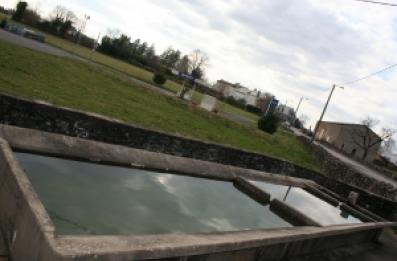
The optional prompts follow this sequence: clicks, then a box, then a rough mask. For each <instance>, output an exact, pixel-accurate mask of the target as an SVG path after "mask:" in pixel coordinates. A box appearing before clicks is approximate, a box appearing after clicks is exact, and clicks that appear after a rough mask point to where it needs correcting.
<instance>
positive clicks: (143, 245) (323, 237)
mask: <svg viewBox="0 0 397 261" xmlns="http://www.w3.org/2000/svg"><path fill="white" fill-rule="evenodd" d="M36 138H38V137H36ZM59 139H60V141H59V142H62V138H59ZM66 140H69V139H67V138H66ZM75 140H77V139H75ZM69 141H70V140H69ZM36 142H37V140H36ZM79 142H80V141H77V143H79ZM82 142H83V141H82ZM39 143H40V142H39ZM41 143H46V141H45V140H42V141H41ZM32 144H33V143H31V145H32ZM65 144H67V145H66V146H64V147H63V148H62V149H63V150H68V149H70V148H71V147H73V141H72V142H71V143H70V142H69V143H65ZM91 144H93V143H92V142H91ZM82 145H84V144H82ZM101 146H102V145H99V147H101ZM103 146H105V147H106V146H109V145H103ZM58 149H59V148H58ZM126 149H127V148H126ZM121 150H122V148H121ZM101 152H105V151H101ZM111 153H113V152H111ZM111 153H110V154H111ZM114 153H116V154H117V153H119V155H120V156H122V155H125V153H122V152H120V151H117V150H115V151H114ZM105 155H106V152H105ZM107 155H109V154H107ZM160 157H163V156H160ZM164 157H165V156H164ZM159 161H162V160H161V159H160V160H159ZM0 164H1V165H0V167H1V169H2V171H1V172H0V184H1V190H0V207H1V209H7V210H8V211H0V232H1V235H2V238H5V239H6V250H7V251H8V252H7V254H8V255H9V259H10V260H14V261H20V260H21V261H25V260H29V261H46V260H50V261H58V260H59V261H66V260H85V261H88V260H97V261H105V260H106V261H119V260H120V261H121V260H168V261H170V260H180V261H182V260H184V261H186V260H192V261H193V260H203V261H206V260H208V261H210V260H219V261H223V260H225V261H226V260H227V261H230V260H247V261H259V260H282V259H283V260H284V259H285V258H290V257H296V256H305V255H312V254H315V253H319V252H322V251H327V250H331V249H335V248H339V247H347V246H351V245H356V244H360V243H368V242H374V241H376V240H377V238H378V236H379V234H380V232H381V231H382V229H383V228H385V227H389V226H391V225H394V224H391V223H368V224H362V225H342V226H331V227H298V228H289V229H272V230H256V231H242V232H231V233H209V234H197V235H181V234H177V235H162V236H156V235H153V236H57V237H55V236H54V226H53V224H52V222H51V220H50V219H49V217H48V215H47V213H46V212H45V209H44V207H43V205H42V204H41V202H40V200H39V198H38V196H37V195H36V193H35V192H34V189H33V187H32V186H31V184H30V182H29V180H28V178H27V176H26V174H25V173H24V171H23V170H22V168H21V166H20V165H19V163H18V162H17V160H16V159H15V157H14V156H13V152H12V151H11V148H10V147H9V146H8V144H7V142H5V140H2V139H0ZM152 164H156V162H155V161H152Z"/></svg>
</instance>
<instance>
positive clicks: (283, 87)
mask: <svg viewBox="0 0 397 261" xmlns="http://www.w3.org/2000/svg"><path fill="white" fill-rule="evenodd" d="M389 1H392V0H389ZM15 2H16V1H13V0H7V1H5V3H6V5H14V4H15ZM29 2H32V3H33V2H34V5H36V6H38V8H39V9H40V10H43V11H44V12H45V13H48V12H49V11H50V10H51V9H52V8H53V7H54V6H55V5H57V4H61V5H64V6H66V7H69V8H71V9H73V11H75V12H76V13H77V14H78V15H79V16H82V15H83V14H84V13H88V14H90V15H91V17H92V19H91V21H90V22H89V24H88V27H87V32H88V33H89V34H90V35H92V36H94V37H95V36H96V35H97V33H98V32H99V31H101V32H103V33H104V32H106V30H107V29H108V28H119V29H121V31H122V32H124V33H127V34H129V35H131V36H132V37H133V38H141V39H143V40H145V41H148V42H150V43H152V42H153V43H155V44H156V47H157V49H158V50H159V51H162V50H163V49H165V48H166V47H167V46H170V45H172V46H174V47H176V48H179V49H181V50H182V51H184V52H189V51H191V50H193V49H195V48H200V49H202V50H204V51H206V52H207V53H208V54H209V55H210V57H211V66H210V68H209V70H208V76H209V77H210V79H211V80H216V79H220V78H224V79H227V80H229V81H235V82H241V83H242V84H245V85H247V86H249V87H251V88H258V89H261V90H264V91H269V92H272V93H274V94H276V95H277V96H278V97H279V98H280V99H281V100H282V101H283V102H285V101H286V100H288V102H289V104H291V105H294V106H295V105H296V104H297V103H298V101H299V98H300V97H301V96H306V97H308V98H309V99H310V100H309V101H306V102H305V103H304V104H303V105H302V107H301V113H304V114H307V115H308V116H309V117H310V118H311V124H312V125H314V123H315V121H316V120H317V118H318V117H319V115H320V113H321V109H322V105H323V104H324V102H325V100H326V98H327V96H328V93H329V91H330V88H331V86H332V84H333V83H341V82H346V81H350V80H353V79H356V78H360V77H361V76H364V75H367V74H369V73H370V72H373V71H376V70H378V69H380V68H382V67H385V66H387V65H389V64H392V63H396V62H397V56H396V53H397V8H391V7H385V6H377V5H371V4H366V3H362V2H356V1H346V0H334V1H322V0H277V1H261V0H224V1H210V0H190V1H182V0H167V1H161V0H141V1H139V0H136V1H122V0H114V1H111V2H109V1H104V0H97V1H93V0H89V1H78V0H57V1H51V0H35V1H29ZM395 2H397V1H395ZM386 76H387V77H386ZM386 76H385V75H383V77H374V78H371V79H368V80H366V81H362V82H360V83H357V84H354V85H351V86H345V87H346V88H345V90H344V91H342V90H339V89H338V90H337V91H336V92H335V95H334V97H333V100H332V102H331V105H330V108H329V112H328V113H327V115H326V117H325V119H326V120H334V121H346V122H358V121H359V120H360V119H361V118H364V117H366V116H367V115H370V116H372V117H374V118H377V119H379V120H380V121H381V124H380V126H390V127H394V128H397V116H396V115H397V113H396V112H397V103H396V100H397V69H395V70H394V71H392V72H391V73H389V74H387V75H386Z"/></svg>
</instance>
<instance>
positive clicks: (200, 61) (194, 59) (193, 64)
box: [189, 49, 210, 73]
mask: <svg viewBox="0 0 397 261" xmlns="http://www.w3.org/2000/svg"><path fill="white" fill-rule="evenodd" d="M189 60H190V64H189V69H190V71H191V72H193V71H196V70H200V71H202V72H203V73H204V71H205V69H206V68H207V67H208V65H209V60H210V58H209V57H208V55H207V54H205V53H204V52H202V51H200V50H199V49H196V50H194V51H193V52H192V53H191V54H190V55H189Z"/></svg>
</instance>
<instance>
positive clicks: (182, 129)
mask: <svg viewBox="0 0 397 261" xmlns="http://www.w3.org/2000/svg"><path fill="white" fill-rule="evenodd" d="M0 50H1V51H0V91H1V92H4V93H8V94H12V95H18V96H22V97H27V98H37V99H42V100H45V101H48V102H51V103H53V104H57V105H63V106H68V107H71V108H76V109H79V110H84V111H91V112H96V113H100V114H103V115H107V116H110V117H114V118H118V119H121V120H124V121H127V122H132V123H135V124H138V125H141V126H144V127H148V128H152V129H157V130H161V131H166V132H170V133H177V134H181V135H184V136H187V137H194V138H199V139H203V140H208V141H213V142H217V143H223V144H229V145H232V146H235V147H239V148H243V149H247V150H251V151H257V152H262V153H266V154H268V155H272V156H276V157H279V158H284V159H287V160H289V161H292V162H294V163H296V164H298V165H301V166H304V167H308V168H311V169H314V170H319V165H318V163H317V162H316V161H315V159H314V158H313V156H312V155H311V154H310V153H309V152H308V151H307V150H306V149H305V148H304V147H303V145H301V143H300V142H299V141H298V140H297V139H296V138H295V137H294V136H292V135H291V134H289V133H286V132H283V131H279V132H278V133H277V134H275V135H273V136H271V135H268V134H265V133H262V132H260V131H258V130H257V129H255V128H254V127H245V126H242V125H240V124H237V123H234V122H232V121H229V120H226V119H224V118H221V117H218V116H217V115H215V114H211V113H207V112H205V111H202V110H200V109H197V108H195V107H194V106H191V105H188V104H185V103H181V102H180V101H179V100H178V99H176V98H174V97H167V96H164V95H162V94H160V93H158V92H155V91H151V90H148V89H145V88H143V87H140V86H136V85H132V84H131V82H129V81H128V80H127V79H126V77H121V76H120V74H117V73H114V72H112V71H110V70H107V69H105V68H99V67H97V66H93V65H90V64H86V63H83V62H79V61H75V60H72V59H67V58H61V57H55V56H51V55H47V54H43V53H39V52H35V51H32V50H29V49H25V48H21V47H17V46H14V45H10V44H7V43H4V42H0Z"/></svg>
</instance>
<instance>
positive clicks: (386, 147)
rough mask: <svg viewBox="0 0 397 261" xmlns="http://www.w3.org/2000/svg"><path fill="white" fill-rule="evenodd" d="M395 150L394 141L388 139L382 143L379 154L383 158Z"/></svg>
mask: <svg viewBox="0 0 397 261" xmlns="http://www.w3.org/2000/svg"><path fill="white" fill-rule="evenodd" d="M395 148H396V141H395V140H394V139H393V138H390V139H388V140H385V141H384V142H383V143H382V147H381V153H382V155H384V156H386V155H389V154H392V153H393V152H394V149H395Z"/></svg>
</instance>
